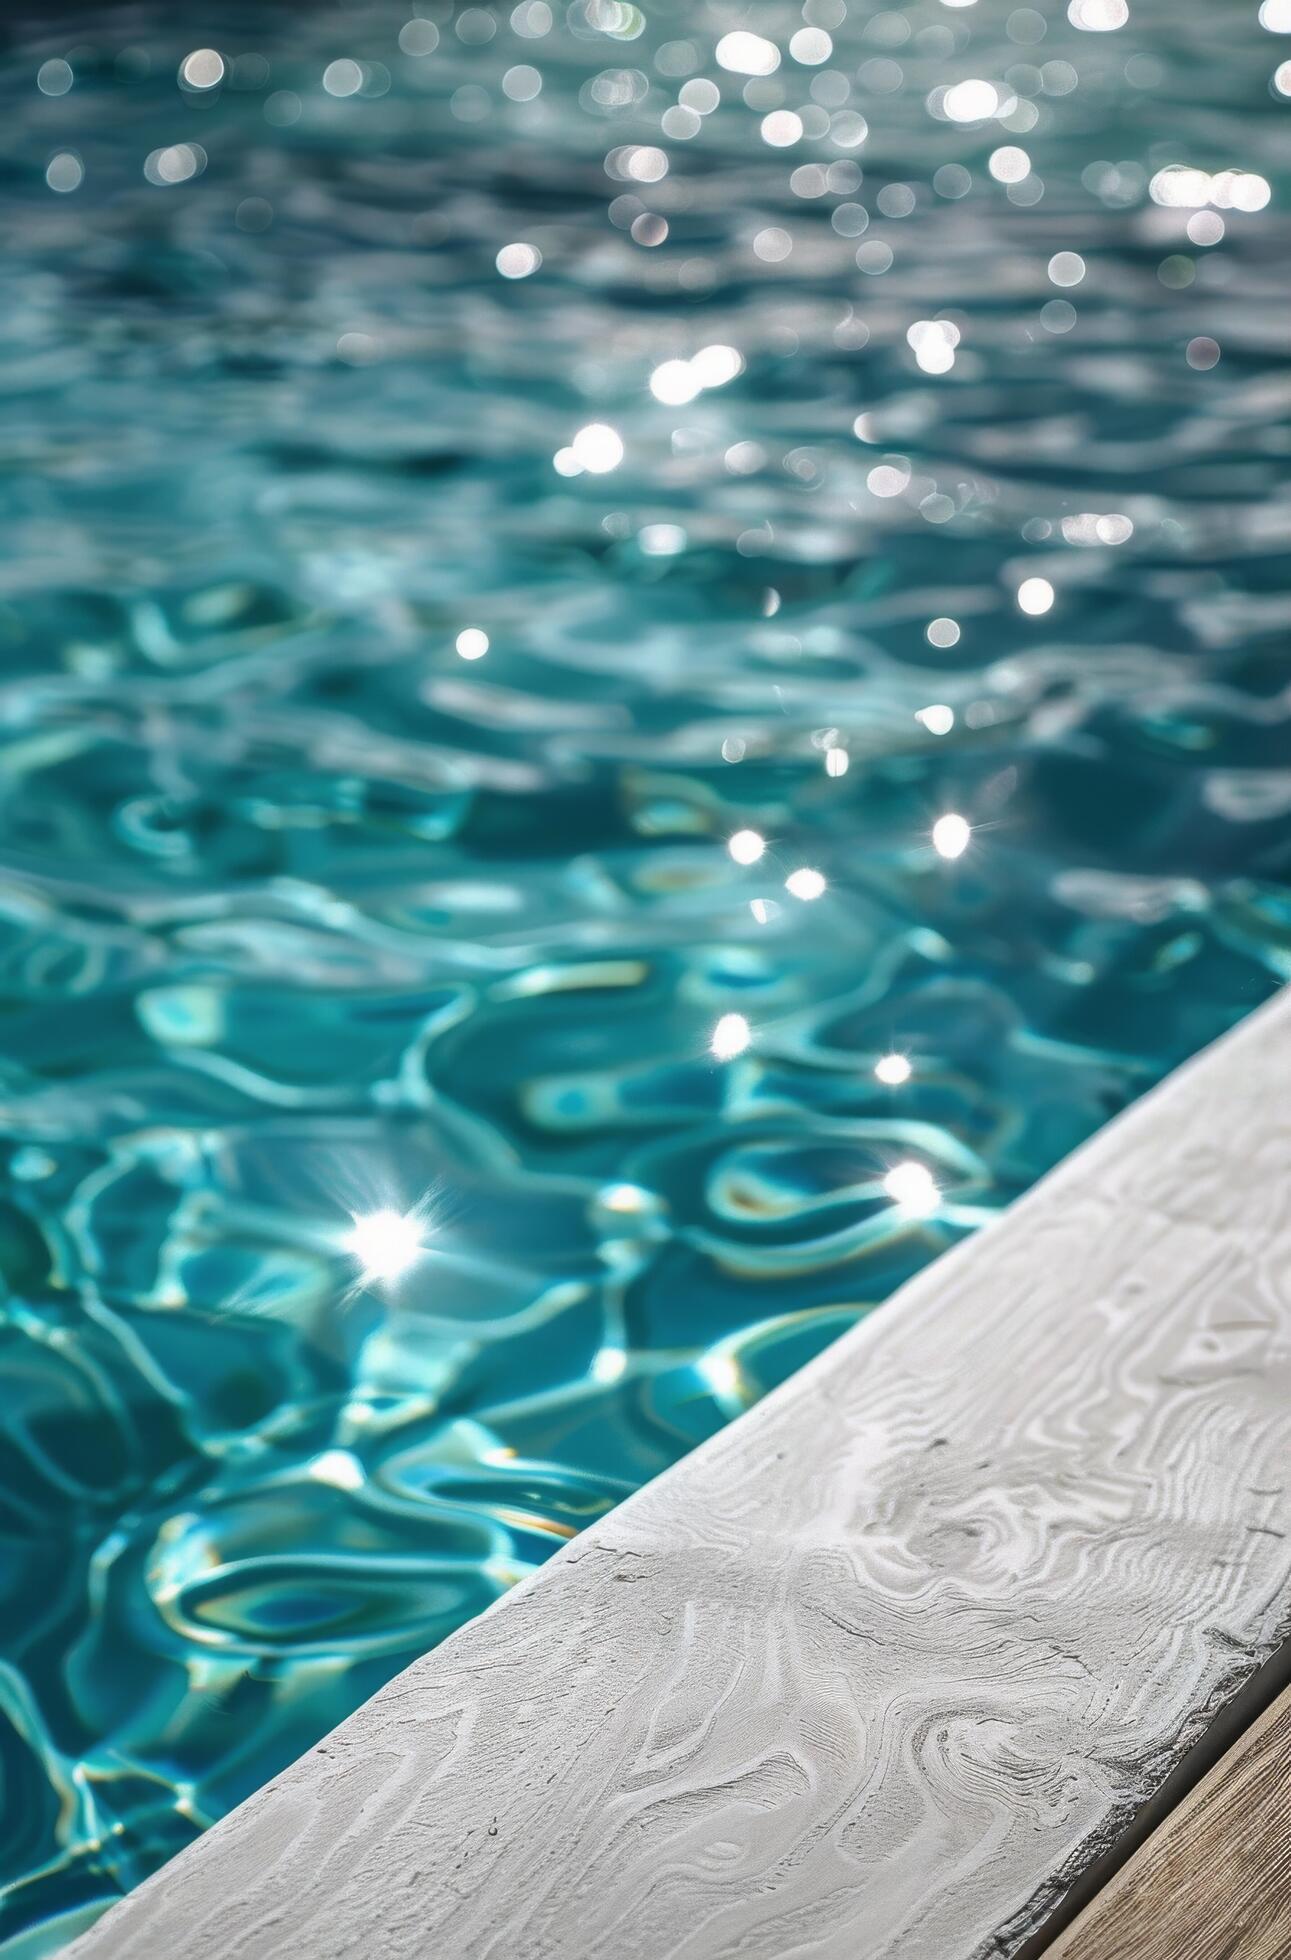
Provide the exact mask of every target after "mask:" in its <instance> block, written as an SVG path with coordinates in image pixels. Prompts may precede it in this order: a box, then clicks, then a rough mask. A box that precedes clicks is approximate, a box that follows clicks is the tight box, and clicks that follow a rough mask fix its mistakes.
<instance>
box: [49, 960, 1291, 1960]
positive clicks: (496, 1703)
mask: <svg viewBox="0 0 1291 1960" xmlns="http://www.w3.org/2000/svg"><path fill="white" fill-rule="evenodd" d="M1289 1058H1291V996H1288V995H1284V996H1282V997H1280V998H1279V1000H1277V1001H1275V1002H1274V1003H1272V1004H1271V1005H1270V1006H1269V1007H1267V1008H1266V1009H1264V1010H1263V1011H1262V1012H1261V1013H1259V1014H1258V1015H1256V1016H1254V1017H1253V1018H1252V1019H1251V1020H1249V1021H1248V1022H1247V1023H1245V1024H1244V1025H1243V1026H1242V1027H1241V1028H1240V1029H1238V1031H1237V1032H1236V1033H1235V1034H1234V1035H1232V1036H1230V1037H1229V1038H1228V1039H1227V1040H1226V1041H1225V1042H1223V1043H1222V1044H1220V1045H1219V1046H1218V1047H1217V1048H1215V1049H1212V1050H1211V1051H1210V1052H1209V1053H1208V1054H1206V1055H1205V1056H1204V1057H1202V1058H1201V1059H1200V1060H1198V1061H1197V1062H1195V1063H1193V1064H1191V1065H1189V1067H1187V1068H1186V1069H1184V1070H1182V1071H1180V1072H1179V1074H1178V1075H1176V1076H1175V1077H1174V1078H1172V1079H1171V1081H1170V1082H1169V1083H1167V1084H1166V1085H1165V1086H1164V1087H1163V1089H1161V1090H1159V1091H1158V1092H1157V1093H1156V1094H1154V1095H1153V1096H1151V1097H1149V1098H1147V1099H1146V1100H1145V1101H1144V1102H1142V1103H1140V1104H1139V1105H1138V1106H1137V1107H1136V1108H1135V1109H1133V1110H1132V1111H1130V1112H1129V1113H1128V1114H1127V1115H1126V1116H1125V1117H1123V1118H1122V1119H1120V1120H1119V1121H1118V1122H1117V1123H1115V1124H1113V1125H1112V1126H1111V1127H1110V1128H1109V1129H1108V1130H1106V1131H1104V1132H1103V1134H1102V1135H1101V1136H1100V1137H1098V1138H1096V1139H1095V1141H1094V1142H1093V1143H1092V1144H1091V1145H1089V1146H1087V1147H1086V1148H1085V1149H1084V1150H1083V1151H1081V1152H1079V1153H1077V1155H1076V1156H1075V1157H1074V1158H1072V1159H1070V1160H1069V1161H1068V1162H1067V1164H1065V1165H1064V1166H1063V1167H1062V1168H1061V1169H1060V1170H1059V1171H1058V1172H1056V1173H1055V1174H1054V1175H1053V1176H1052V1177H1050V1178H1049V1179H1047V1180H1046V1181H1045V1183H1044V1184H1043V1185H1042V1186H1040V1187H1039V1188H1038V1189H1037V1190H1036V1191H1035V1192H1033V1193H1032V1194H1031V1195H1030V1196H1029V1197H1028V1198H1026V1199H1024V1200H1023V1201H1022V1202H1021V1203H1020V1204H1019V1205H1018V1206H1016V1207H1015V1208H1014V1209H1013V1210H1012V1211H1011V1212H1010V1213H1009V1214H1008V1216H1007V1217H1006V1218H1005V1219H1004V1220H1003V1221H1001V1222H1000V1223H999V1224H998V1225H996V1226H994V1227H992V1228H990V1229H989V1230H988V1231H987V1232H985V1233H983V1234H981V1235H980V1236H979V1237H978V1238H976V1239H975V1240H972V1241H971V1242H969V1243H968V1244H966V1245H964V1246H962V1247H960V1248H959V1249H958V1250H956V1251H955V1252H954V1253H952V1254H950V1255H949V1256H948V1257H947V1258H945V1259H944V1260H942V1261H940V1262H939V1263H938V1264H937V1265H935V1266H934V1267H933V1268H931V1269H930V1270H929V1271H927V1272H926V1273H925V1274H923V1275H922V1276H921V1277H920V1278H919V1279H918V1280H916V1281H915V1282H914V1283H913V1284H912V1285H910V1286H909V1287H907V1288H906V1289H904V1291H903V1292H902V1293H901V1294H900V1295H898V1297H897V1298H896V1299H894V1300H893V1301H892V1302H891V1303H890V1304H889V1305H888V1306H887V1307H885V1308H884V1309H882V1310H881V1311H880V1312H879V1313H877V1314H876V1315H875V1316H874V1317H873V1318H872V1319H871V1320H870V1321H869V1322H867V1323H866V1324H865V1325H864V1326H862V1327H860V1328H859V1329H857V1330H856V1332H855V1333H854V1334H852V1335H851V1336H849V1337H847V1338H846V1339H845V1340H843V1341H842V1342H840V1343H839V1344H838V1345H837V1346H835V1347H834V1348H833V1349H832V1350H830V1351H829V1353H827V1354H826V1355H824V1356H823V1357H822V1358H821V1359H820V1360H819V1361H817V1362H815V1363H813V1364H812V1365H811V1366H810V1367H809V1368H807V1369H806V1370H804V1371H803V1372H802V1373H801V1374H800V1375H798V1376H797V1377H795V1378H794V1380H792V1381H791V1382H790V1383H788V1384H787V1385H786V1386H785V1387H784V1388H783V1389H781V1390H779V1391H778V1392H777V1393H776V1394H774V1395H772V1396H771V1397H769V1398H768V1399H767V1400H766V1401H765V1402H764V1403H762V1404H761V1405H760V1406H759V1407H758V1408H757V1409H756V1410H754V1411H753V1412H752V1413H751V1414H750V1415H749V1416H748V1417H746V1418H745V1419H744V1420H743V1421H741V1422H739V1423H737V1424H735V1425H733V1426H732V1427H731V1428H730V1429H728V1430H727V1431H725V1432H724V1433H723V1434H722V1435H721V1436H719V1437H717V1438H715V1439H714V1440H713V1441H712V1442H711V1443H710V1444H707V1445H705V1446H704V1447H703V1448H702V1449H700V1450H698V1451H697V1452H696V1453H695V1454H694V1455H693V1456H691V1457H690V1458H689V1459H687V1460H686V1461H685V1462H684V1463H682V1464H680V1465H679V1466H678V1467H677V1468H676V1469H675V1470H673V1471H671V1472H669V1473H668V1474H667V1475H665V1476H663V1477H661V1478H659V1479H658V1480H657V1481H656V1482H655V1483H654V1484H652V1485H650V1486H649V1487H648V1488H647V1489H646V1490H644V1491H643V1492H641V1493H640V1494H639V1495H638V1496H637V1497H636V1498H634V1499H632V1500H631V1501H630V1502H629V1503H627V1504H625V1505H624V1506H623V1507H622V1508H621V1509H620V1510H619V1511H618V1512H616V1513H615V1514H613V1515H612V1516H611V1517H610V1518H608V1519H607V1520H606V1521H605V1522H604V1523H603V1524H601V1525H599V1526H597V1527H596V1528H594V1529H592V1530H590V1531H588V1532H587V1533H586V1534H585V1535H584V1536H583V1537H581V1538H580V1539H578V1540H576V1541H575V1542H574V1543H573V1544H572V1545H571V1546H570V1548H569V1550H568V1551H567V1552H565V1553H564V1554H562V1555H561V1556H560V1557H559V1558H557V1559H556V1560H555V1561H553V1562H552V1563H551V1564H550V1565H548V1566H547V1567H546V1568H545V1569H544V1570H543V1571H542V1572H541V1573H540V1574H539V1575H538V1576H537V1577H536V1578H535V1579H534V1580H532V1581H530V1582H529V1583H528V1584H527V1585H525V1586H524V1587H522V1588H520V1589H518V1590H517V1591H516V1592H515V1593H513V1594H512V1595H511V1596H510V1597H509V1598H508V1599H507V1600H505V1601H504V1602H502V1603H501V1604H500V1605H499V1606H498V1607H497V1608H496V1609H494V1610H493V1611H492V1612H491V1613H489V1614H487V1615H485V1616H484V1617H483V1618H482V1619H480V1620H477V1621H476V1622H474V1624H472V1625H471V1626H469V1627H467V1628H465V1629H464V1630H463V1631H462V1632H461V1633H459V1634H458V1635H456V1636H455V1637H454V1638H453V1639H452V1640H450V1641H449V1642H447V1643H446V1644H445V1645H444V1646H443V1647H441V1648H439V1649H438V1650H437V1651H436V1652H434V1653H433V1654H431V1655H429V1656H427V1658H426V1659H424V1660H423V1661H421V1662H419V1663H418V1664H417V1665H416V1666H414V1667H413V1668H411V1669H409V1670H408V1672H407V1673H405V1674H404V1675H402V1676H400V1677H399V1678H398V1679H397V1680H396V1681H394V1682H392V1683H391V1684H390V1686H389V1687H388V1688H386V1689H385V1690H384V1691H383V1692H382V1693H381V1694H379V1695H377V1696H376V1697H375V1698H374V1699H373V1700H372V1701H371V1702H370V1703H368V1705H367V1706H366V1707H365V1708H363V1709H362V1710H360V1711H359V1713H358V1714H357V1715H355V1716H354V1717H353V1718H352V1719H351V1720H350V1721H349V1722H347V1723H346V1724H345V1725H344V1726H343V1727H342V1728H340V1729H339V1730H337V1731H336V1732H335V1733H334V1734H333V1735H332V1736H331V1737H329V1738H328V1740H327V1741H326V1742H324V1743H323V1744H322V1745H320V1747H319V1748H317V1749H315V1750H313V1751H312V1752H311V1753H310V1754H309V1755H307V1756H306V1757H304V1758H303V1759H302V1760H301V1761H300V1762H299V1763H298V1764H296V1765H295V1766H294V1767H293V1768H292V1769H291V1770H290V1771H288V1772H287V1774H285V1775H284V1776H282V1777H280V1778H279V1779H278V1780H277V1782H276V1783H274V1784H273V1785H271V1786H270V1787H269V1788H267V1789H266V1790H263V1791H261V1792H260V1794H259V1795H257V1796H256V1797H254V1798H253V1799H252V1800H251V1801H250V1802H249V1803H247V1804H245V1805H243V1806H242V1807H241V1809H239V1810H238V1811H237V1812H236V1813H235V1814H234V1815H233V1816H232V1817H230V1818H229V1819H228V1820H227V1821H226V1822H225V1823H224V1824H222V1825H221V1826H219V1827H217V1828H216V1829H215V1830H214V1831H213V1832H211V1833H210V1834H209V1835H208V1836H207V1837H206V1838H205V1839H204V1840H202V1841H201V1842H200V1843H199V1844H197V1845H196V1846H194V1847H193V1848H192V1849H191V1850H189V1851H188V1852H186V1853H184V1854H183V1855H182V1856H181V1857H179V1858H178V1859H176V1860H175V1862H174V1863H173V1864H172V1865H171V1866H169V1867H168V1868H167V1870H166V1871H164V1872H163V1873H162V1874H160V1875H159V1877H158V1878H156V1879H154V1880H153V1881H151V1882H150V1883H149V1884H147V1885H145V1886H144V1887H143V1888H142V1889H141V1890H140V1891H139V1892H137V1893H135V1894H134V1895H133V1896H132V1897H131V1898H130V1899H128V1900H127V1901H126V1902H124V1903H123V1904H122V1905H120V1906H118V1907H116V1908H114V1909H113V1911H112V1912H111V1913H110V1914H108V1916H107V1917H106V1919H105V1920H103V1921H102V1922H101V1923H100V1925H99V1926H98V1927H96V1928H95V1929H93V1930H92V1931H91V1932H90V1933H89V1934H88V1935H87V1936H85V1937H84V1938H83V1939H82V1940H81V1941H80V1942H79V1943H78V1944H77V1946H76V1947H75V1948H74V1949H73V1952H74V1953H75V1954H76V1955H77V1956H78V1960H105V1957H106V1956H111V1960H217V1957H218V1960H280V1957H281V1960H287V1956H291V1957H292V1960H298V1957H299V1956H307V1960H340V1956H353V1955H358V1954H362V1955H364V1956H372V1960H404V1957H405V1956H408V1957H409V1960H411V1956H424V1955H432V1954H433V1955H435V1956H437V1957H438V1960H458V1956H469V1957H470V1960H486V1956H487V1960H503V1956H505V1957H506V1960H592V1957H593V1956H596V1957H597V1960H660V1956H665V1955H667V1956H674V1957H675V1960H715V1957H716V1956H723V1957H725V1956H730V1960H755V1956H756V1957H758V1960H763V1957H764V1960H786V1956H798V1955H802V1956H807V1955H811V1956H813V1960H832V1956H838V1960H872V1957H873V1956H884V1960H888V1956H894V1957H895V1956H900V1960H968V1956H984V1955H988V1954H989V1955H1006V1954H1011V1953H1014V1952H1016V1951H1018V1950H1019V1949H1020V1948H1021V1947H1022V1946H1023V1944H1024V1943H1025V1942H1026V1941H1027V1940H1028V1938H1029V1937H1030V1936H1031V1935H1033V1934H1034V1933H1035V1931H1036V1929H1037V1927H1039V1926H1041V1925H1042V1923H1043V1922H1044V1920H1045V1918H1046V1916H1047V1915H1048V1914H1049V1912H1050V1909H1051V1908H1052V1907H1053V1906H1054V1904H1055V1902H1056V1901H1058V1900H1059V1899H1060V1898H1061V1896H1062V1895H1063V1893H1064V1891H1065V1889H1066V1887H1067V1886H1068V1885H1069V1884H1070V1883H1071V1881H1073V1880H1074V1879H1076V1878H1077V1877H1078V1876H1079V1875H1080V1874H1081V1873H1082V1872H1084V1871H1086V1870H1087V1869H1088V1868H1089V1867H1090V1866H1091V1864H1092V1863H1093V1862H1094V1861H1095V1860H1096V1859H1097V1858H1098V1857H1099V1855H1100V1854H1101V1853H1103V1852H1104V1851H1105V1849H1106V1847H1107V1846H1108V1845H1109V1843H1111V1842H1112V1841H1113V1840H1114V1838H1115V1837H1116V1835H1117V1834H1118V1832H1119V1831H1120V1830H1121V1828H1122V1826H1123V1825H1124V1824H1125V1822H1126V1820H1127V1819H1129V1818H1130V1817H1131V1816H1132V1815H1133V1813H1134V1812H1135V1811H1136V1810H1137V1809H1138V1807H1139V1806H1140V1805H1141V1804H1142V1803H1143V1802H1144V1801H1145V1800H1146V1799H1147V1798H1149V1797H1150V1796H1151V1795H1152V1793H1153V1792H1155V1791H1156V1790H1158V1789H1159V1787H1160V1785H1161V1784H1162V1782H1163V1780H1164V1778H1165V1777H1166V1775H1167V1773H1168V1772H1169V1771H1171V1770H1172V1768H1174V1767H1175V1766H1176V1765H1177V1764H1178V1763H1179V1761H1180V1760H1181V1759H1182V1758H1183V1757H1184V1755H1185V1754H1186V1752H1187V1751H1188V1750H1189V1748H1190V1746H1191V1745H1192V1744H1193V1743H1194V1742H1195V1740H1196V1739H1197V1737H1198V1736H1199V1735H1200V1734H1201V1733H1202V1732H1203V1731H1204V1730H1205V1729H1206V1727H1207V1725H1208V1724H1209V1722H1210V1721H1211V1719H1212V1717H1213V1715H1214V1714H1215V1712H1216V1711H1217V1710H1218V1709H1220V1708H1221V1707H1222V1706H1223V1705H1224V1704H1225V1703H1227V1702H1228V1701H1229V1699H1230V1698H1231V1697H1232V1696H1233V1695H1234V1693H1235V1692H1236V1691H1237V1690H1238V1688H1239V1687H1240V1686H1241V1684H1242V1683H1243V1682H1244V1681H1245V1680H1246V1679H1247V1678H1248V1676H1249V1675H1250V1674H1251V1672H1252V1671H1253V1670H1254V1669H1255V1667H1256V1666H1257V1664H1259V1663H1260V1662H1261V1661H1263V1660H1264V1659H1265V1657H1266V1656H1268V1655H1269V1654H1270V1653H1271V1652H1272V1651H1274V1650H1275V1649H1276V1648H1277V1647H1278V1645H1279V1644H1280V1643H1281V1642H1282V1641H1283V1640H1284V1638H1285V1636H1286V1635H1287V1632H1288V1627H1289V1623H1291V1498H1289V1495H1288V1483H1289V1478H1288V1465H1289V1463H1291V1456H1289V1453H1288V1445H1289V1444H1291V1114H1289V1113H1288V1108H1287V1103H1286V1099H1285V1095H1284V1093H1283V1090H1284V1085H1285V1083H1286V1080H1287V1072H1288V1071H1287V1065H1288V1059H1289Z"/></svg>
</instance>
